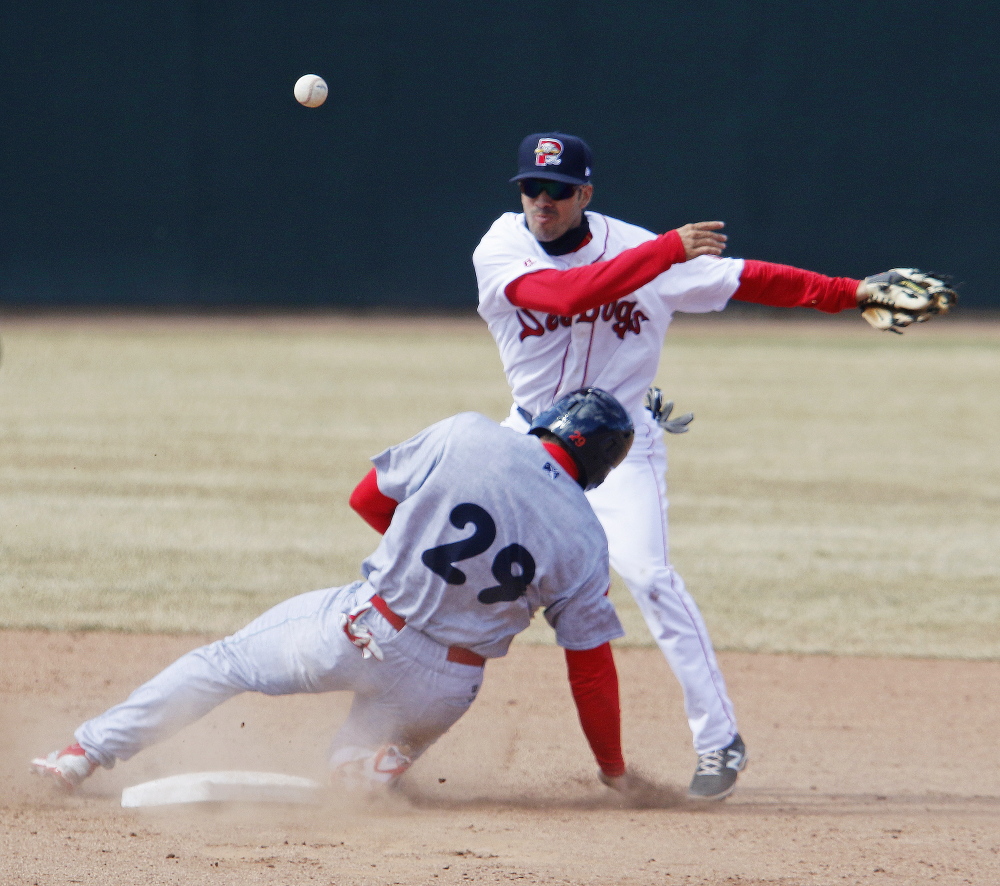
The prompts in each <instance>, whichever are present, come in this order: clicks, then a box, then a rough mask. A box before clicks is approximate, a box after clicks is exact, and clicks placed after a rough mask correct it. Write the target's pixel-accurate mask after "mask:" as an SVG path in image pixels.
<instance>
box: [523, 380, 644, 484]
mask: <svg viewBox="0 0 1000 886" xmlns="http://www.w3.org/2000/svg"><path fill="white" fill-rule="evenodd" d="M541 430H546V431H548V432H549V433H551V434H552V435H553V436H555V437H556V438H557V439H558V440H559V441H560V442H561V443H562V445H563V448H564V449H566V451H567V452H568V453H569V454H570V456H571V457H572V459H573V461H574V462H575V463H576V465H577V467H578V468H579V469H580V478H579V482H580V486H582V487H583V488H584V489H585V490H587V489H594V488H596V487H598V486H600V485H601V483H603V482H604V480H605V478H606V477H607V476H608V474H609V473H611V470H612V469H613V468H615V467H617V466H618V465H619V464H621V462H622V460H623V459H624V458H625V456H626V455H627V454H628V450H629V447H630V446H631V445H632V438H633V437H634V435H635V431H634V428H633V427H632V419H631V418H629V414H628V412H626V411H625V407H623V406H622V405H621V403H619V402H618V401H617V400H616V399H615V398H614V397H612V396H611V394H609V393H608V392H607V391H602V390H601V389H600V388H580V389H579V390H576V391H573V392H572V393H569V394H567V395H566V396H565V397H561V398H560V399H559V400H557V401H556V402H555V403H553V404H552V406H550V407H549V408H548V409H546V410H545V411H544V412H542V413H541V414H540V415H539V416H538V417H537V418H536V419H535V420H534V421H533V422H532V423H531V428H530V429H529V433H537V432H539V431H541Z"/></svg>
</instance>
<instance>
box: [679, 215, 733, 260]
mask: <svg viewBox="0 0 1000 886" xmlns="http://www.w3.org/2000/svg"><path fill="white" fill-rule="evenodd" d="M725 226H726V223H725V222H720V221H708V222H692V223H691V224H688V225H684V226H683V227H681V228H678V229H677V233H678V234H680V235H681V243H683V244H684V254H685V257H686V258H687V259H688V260H690V259H692V258H696V257H697V256H699V255H722V250H723V249H725V248H726V239H727V238H726V235H725V234H720V233H719V232H720V231H721V230H722V229H723V228H724V227H725Z"/></svg>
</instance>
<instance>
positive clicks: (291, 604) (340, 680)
mask: <svg viewBox="0 0 1000 886" xmlns="http://www.w3.org/2000/svg"><path fill="white" fill-rule="evenodd" d="M359 585H360V583H356V584H355V585H349V586H347V587H345V588H330V589H326V590H322V591H313V592H310V593H307V594H301V595H299V596H297V597H292V598H291V599H289V600H286V601H284V602H282V603H279V604H278V605H277V606H275V607H273V608H272V609H270V610H268V611H267V612H265V613H264V614H263V615H261V616H260V617H259V618H257V619H255V620H254V621H252V622H251V623H250V624H248V625H247V626H246V627H245V628H243V629H242V630H240V631H237V632H236V633H235V634H233V635H232V636H230V637H226V638H225V639H222V640H218V641H216V642H215V643H210V644H208V645H206V646H202V647H200V648H198V649H194V650H192V651H191V652H188V653H187V654H186V655H183V656H181V658H179V659H178V660H177V661H175V662H174V663H173V664H171V665H169V666H168V667H166V668H165V669H164V670H163V671H161V672H160V673H159V674H157V675H156V676H155V677H153V678H152V679H151V680H149V681H148V682H146V683H144V684H143V685H142V686H140V687H139V688H138V689H136V690H135V691H134V692H133V693H132V694H131V695H130V696H129V697H128V698H127V699H126V700H125V701H124V702H122V703H121V704H118V705H115V706H114V707H112V708H110V709H109V710H107V711H105V712H104V713H103V714H101V715H100V716H98V717H95V718H94V719H92V720H88V721H87V722H86V723H84V724H83V725H81V726H80V727H79V728H78V729H77V730H76V733H75V737H76V740H77V742H78V743H79V745H80V746H81V747H82V748H83V750H84V751H85V754H86V758H87V759H88V760H90V761H91V762H93V763H95V764H99V765H102V766H106V767H111V766H113V765H114V764H115V761H116V760H128V759H129V758H130V757H132V756H134V755H135V754H136V753H138V752H139V751H140V750H142V749H143V748H146V747H149V746H150V745H153V744H155V743H157V742H159V741H163V740H164V739H166V738H168V737H169V736H171V735H173V734H174V733H176V732H177V731H179V730H180V729H182V728H183V727H184V726H187V725H189V724H191V723H193V722H195V721H197V720H199V719H200V718H201V717H203V716H205V715H206V714H207V713H208V712H209V711H211V710H212V709H213V708H215V707H216V706H218V705H219V704H221V703H222V702H224V701H226V700H227V699H229V698H232V697H233V696H234V695H238V694H239V693H241V692H263V693H265V694H268V695H286V694H292V693H297V692H324V691H329V690H334V689H346V688H350V686H351V680H352V674H351V671H352V668H353V667H354V666H356V663H357V661H359V660H360V659H361V656H360V654H358V650H357V649H356V648H355V647H354V646H352V645H351V644H350V643H349V642H348V640H347V638H346V637H344V635H343V632H342V631H341V630H340V628H339V615H340V612H341V611H342V610H343V609H349V608H350V607H351V606H353V603H354V599H355V592H356V590H357V588H358V586H359ZM36 771H37V770H36Z"/></svg>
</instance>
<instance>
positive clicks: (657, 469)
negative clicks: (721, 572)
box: [588, 428, 737, 753]
mask: <svg viewBox="0 0 1000 886" xmlns="http://www.w3.org/2000/svg"><path fill="white" fill-rule="evenodd" d="M661 436H662V435H661V434H657V432H656V431H652V432H649V433H647V435H646V436H645V437H644V436H642V435H640V434H639V429H638V428H637V440H636V444H635V445H633V451H632V452H630V453H629V455H628V457H627V458H626V459H625V461H624V462H623V463H622V464H621V465H619V467H617V468H615V469H614V470H613V471H612V472H611V474H610V475H609V476H608V479H607V480H606V481H605V482H604V484H603V485H602V486H600V487H599V488H598V489H596V490H594V491H593V492H590V493H588V498H590V501H591V504H592V505H593V507H594V511H595V512H596V513H597V516H598V517H599V518H600V520H601V523H602V525H603V526H604V528H605V532H606V533H607V536H608V546H609V551H610V555H611V565H612V567H613V568H614V570H615V571H616V572H617V573H618V574H619V575H620V576H621V577H622V579H623V580H624V582H625V584H626V585H627V586H628V588H629V591H630V592H631V594H632V596H633V597H634V598H635V601H636V603H637V605H638V607H639V610H640V612H641V613H642V616H643V619H644V620H645V622H646V624H647V626H648V627H649V629H650V632H651V633H652V635H653V639H654V640H655V641H656V643H657V645H658V646H659V647H660V650H661V651H662V652H663V654H664V656H665V657H666V659H667V662H668V663H669V664H670V667H671V670H672V671H673V672H674V675H675V676H676V677H677V679H678V681H679V682H680V685H681V689H682V691H683V694H684V707H685V711H686V713H687V718H688V723H689V725H690V727H691V732H692V737H693V743H694V748H695V751H697V752H698V753H702V752H706V751H710V750H716V749H719V748H723V747H725V746H726V745H727V744H729V743H730V742H731V741H732V739H733V737H734V736H735V734H736V731H737V730H736V718H735V715H734V713H733V705H732V702H731V701H730V699H729V696H728V693H727V691H726V685H725V680H724V679H723V676H722V673H721V671H720V669H719V666H718V662H717V660H716V658H715V653H714V651H713V648H712V643H711V640H710V638H709V635H708V630H707V628H706V627H705V623H704V620H703V618H702V616H701V612H700V611H699V609H698V606H697V604H696V603H695V601H694V599H693V598H692V597H691V595H690V594H689V593H688V592H687V589H686V588H685V586H684V582H683V580H682V579H681V577H680V576H679V575H678V574H677V573H676V572H675V571H674V569H673V568H672V567H671V566H670V561H669V543H668V531H667V499H666V488H665V481H664V479H663V472H664V470H665V467H666V456H665V452H664V450H663V445H662V442H661V440H660V437H661Z"/></svg>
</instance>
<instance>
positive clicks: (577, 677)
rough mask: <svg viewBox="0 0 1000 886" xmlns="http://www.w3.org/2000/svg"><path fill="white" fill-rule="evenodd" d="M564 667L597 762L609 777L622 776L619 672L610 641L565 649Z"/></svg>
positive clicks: (581, 722)
mask: <svg viewBox="0 0 1000 886" xmlns="http://www.w3.org/2000/svg"><path fill="white" fill-rule="evenodd" d="M566 669H567V671H568V673H569V685H570V688H571V689H572V690H573V701H575V702H576V709H577V712H578V713H579V715H580V725H581V726H582V727H583V734H584V735H585V736H586V737H587V742H588V743H589V744H590V749H591V750H592V751H593V752H594V758H595V759H596V760H597V765H598V766H600V767H601V772H603V773H604V774H605V775H606V776H608V777H609V778H617V777H619V776H621V775H624V774H625V758H624V756H622V730H621V707H620V704H619V699H618V671H617V669H616V668H615V659H614V656H613V655H612V653H611V644H610V643H603V644H601V645H600V646H597V647H595V648H594V649H585V650H582V651H580V650H573V649H567V650H566Z"/></svg>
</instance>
